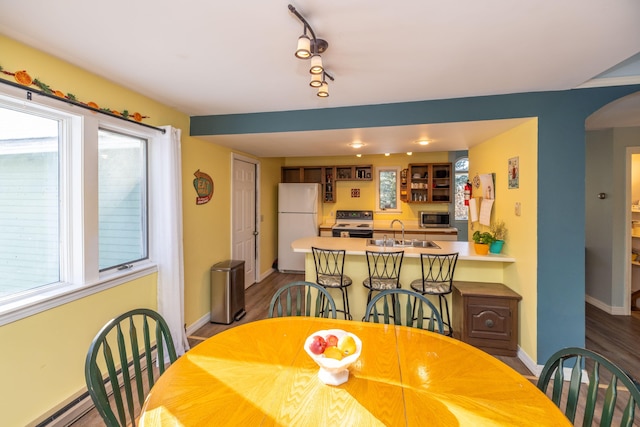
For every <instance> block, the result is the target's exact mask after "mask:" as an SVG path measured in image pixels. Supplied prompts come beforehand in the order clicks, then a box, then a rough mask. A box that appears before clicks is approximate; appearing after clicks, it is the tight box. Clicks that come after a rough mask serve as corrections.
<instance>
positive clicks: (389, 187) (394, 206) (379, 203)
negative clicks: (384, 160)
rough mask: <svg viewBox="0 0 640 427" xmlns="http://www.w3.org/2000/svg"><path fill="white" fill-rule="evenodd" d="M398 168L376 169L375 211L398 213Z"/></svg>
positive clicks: (399, 210)
mask: <svg viewBox="0 0 640 427" xmlns="http://www.w3.org/2000/svg"><path fill="white" fill-rule="evenodd" d="M399 177H400V167H399V166H387V167H381V168H377V169H376V179H375V182H376V211H377V212H383V213H398V212H401V209H400V179H399Z"/></svg>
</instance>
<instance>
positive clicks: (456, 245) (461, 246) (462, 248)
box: [291, 237, 516, 263]
mask: <svg viewBox="0 0 640 427" xmlns="http://www.w3.org/2000/svg"><path fill="white" fill-rule="evenodd" d="M367 240H368V239H361V238H356V237H349V238H344V237H305V238H302V239H298V240H295V241H294V242H293V243H292V244H291V247H292V248H293V251H294V252H304V253H311V247H312V246H315V247H318V248H326V249H344V250H345V251H346V253H347V255H364V254H365V251H367V250H369V251H384V250H385V249H386V250H399V249H404V256H405V258H407V257H408V258H419V257H420V254H421V253H423V252H424V253H434V254H450V253H454V252H458V260H459V261H461V260H466V261H480V262H499V263H512V262H515V261H516V260H515V258H511V257H509V256H507V255H504V254H488V255H478V254H476V251H475V250H474V248H473V243H470V242H457V241H444V240H434V243H436V244H437V245H438V246H440V249H428V248H413V247H409V248H399V247H387V248H383V247H382V246H369V245H367Z"/></svg>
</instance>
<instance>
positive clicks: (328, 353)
mask: <svg viewBox="0 0 640 427" xmlns="http://www.w3.org/2000/svg"><path fill="white" fill-rule="evenodd" d="M324 357H328V358H329V359H336V360H342V357H343V355H342V351H341V350H339V349H338V347H327V348H326V349H325V350H324Z"/></svg>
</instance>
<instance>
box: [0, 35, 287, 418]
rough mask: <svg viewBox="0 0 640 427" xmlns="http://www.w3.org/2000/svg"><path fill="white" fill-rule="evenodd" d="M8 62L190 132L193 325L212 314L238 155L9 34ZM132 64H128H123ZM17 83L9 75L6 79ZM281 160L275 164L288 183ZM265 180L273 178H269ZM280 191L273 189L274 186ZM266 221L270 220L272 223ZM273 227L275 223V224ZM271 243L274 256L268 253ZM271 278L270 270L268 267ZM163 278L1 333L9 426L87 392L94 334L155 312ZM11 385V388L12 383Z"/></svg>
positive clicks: (189, 305)
mask: <svg viewBox="0 0 640 427" xmlns="http://www.w3.org/2000/svg"><path fill="white" fill-rule="evenodd" d="M0 52H2V57H1V58H0V65H2V67H3V69H4V70H6V71H11V72H13V71H18V70H27V72H29V73H30V75H31V77H33V78H38V79H40V80H42V81H43V82H45V83H46V84H48V85H49V86H51V87H52V88H54V89H58V90H61V91H62V92H64V93H72V94H74V95H75V96H76V97H77V98H78V99H79V100H81V101H83V102H89V101H93V102H95V103H97V104H98V105H99V106H101V107H103V108H104V107H109V108H112V109H116V110H120V111H122V110H124V109H127V110H128V111H129V112H131V113H133V112H136V111H137V112H140V113H141V114H143V115H145V116H149V118H148V119H145V120H144V123H146V124H150V125H154V126H161V125H172V126H174V127H176V128H180V129H182V180H183V181H182V191H183V200H184V203H183V217H184V257H185V269H184V271H185V321H186V324H187V325H191V324H193V323H194V322H195V321H197V320H198V319H200V318H202V317H203V316H204V315H205V314H206V313H207V312H208V311H209V273H210V268H211V265H212V264H214V263H215V262H218V261H221V260H224V259H228V258H229V257H230V254H231V243H230V232H229V230H230V212H231V209H230V206H229V203H230V181H229V176H230V170H231V150H230V149H228V148H225V147H221V146H217V145H215V144H212V143H209V142H204V141H203V140H200V139H197V138H193V137H190V136H189V117H188V116H187V115H186V114H183V113H180V112H178V111H176V110H174V109H171V108H169V107H167V106H165V105H162V104H159V103H157V102H155V101H153V100H151V99H149V98H146V97H144V96H142V95H140V94H137V93H136V92H134V91H131V90H128V89H125V88H123V87H121V86H118V85H117V84H115V83H113V82H110V81H109V80H107V79H105V78H102V77H99V76H97V75H94V74H91V73H89V72H86V71H84V70H82V69H80V68H78V67H75V66H73V65H71V64H69V63H66V62H64V61H60V60H58V59H56V58H54V57H52V56H49V55H47V54H44V53H42V52H39V51H37V50H34V49H32V48H30V47H28V46H25V45H23V44H20V43H17V42H15V41H13V40H11V39H9V38H6V37H3V36H0ZM123 66H124V65H123ZM3 77H5V78H10V77H9V76H3ZM279 162H280V161H279V160H273V161H266V162H265V163H266V164H267V165H268V167H267V169H268V170H269V171H270V174H275V172H273V171H274V170H276V169H277V174H275V175H276V176H277V177H278V179H279V176H280V171H279V167H280V163H279ZM198 169H200V170H201V171H203V172H206V173H208V174H209V175H210V176H211V177H212V178H213V181H214V188H215V192H214V194H213V198H212V200H211V201H210V202H209V203H207V204H205V205H200V206H197V205H196V204H195V198H196V193H195V189H194V188H193V179H194V176H193V173H194V172H195V171H196V170H198ZM263 178H264V177H263ZM271 186H273V184H272V183H271ZM274 197H275V196H274V195H273V194H270V195H263V203H262V206H261V209H265V207H266V209H269V210H271V209H273V211H274V212H275V209H274V208H273V206H274V204H273V203H274V202H273V199H274ZM266 216H267V215H265V217H266ZM271 221H273V219H271ZM268 224H269V226H268V227H269V228H270V229H271V230H269V231H268V232H265V234H266V235H267V236H268V241H267V242H266V243H265V242H263V251H264V252H265V254H266V255H265V256H264V257H263V261H264V262H263V265H264V264H265V263H268V264H269V267H270V263H271V262H272V261H273V258H274V257H275V256H274V253H275V249H273V248H274V243H273V240H274V238H273V233H274V231H273V230H274V228H275V227H274V225H273V224H272V223H268ZM265 246H266V249H265V248H264V247H265ZM260 268H261V270H262V271H265V270H266V268H265V267H264V266H260ZM155 283H156V276H155V275H151V276H149V277H146V278H143V279H139V280H135V281H132V282H130V283H126V284H124V285H121V286H118V287H116V288H113V289H110V290H108V291H104V292H100V293H98V294H95V295H92V296H90V297H87V298H83V299H81V300H78V301H75V302H71V303H68V304H65V305H64V306H61V307H57V308H55V309H52V310H48V311H46V312H43V313H40V314H37V315H34V316H31V317H29V318H26V319H23V320H19V321H16V322H14V323H11V324H8V325H4V326H0V342H2V343H3V346H2V351H0V370H1V371H0V373H1V375H0V378H2V384H3V386H2V387H1V389H0V413H2V415H1V416H0V418H1V419H2V425H25V424H27V423H28V422H30V421H33V420H37V419H40V418H41V417H42V415H44V414H46V413H49V412H51V411H52V410H53V409H54V408H56V407H57V406H59V405H60V404H62V403H65V402H66V401H68V399H69V398H71V397H73V396H75V395H77V394H79V393H81V392H83V391H85V390H86V387H85V383H84V376H83V369H84V356H85V355H86V352H87V349H88V348H89V344H90V341H91V339H92V338H93V336H94V335H95V334H96V333H97V331H98V330H99V329H100V327H101V326H102V325H103V324H104V323H106V322H107V320H109V319H110V318H112V317H114V316H115V315H116V314H120V313H122V312H124V311H126V310H129V309H131V308H134V307H149V308H156V306H157V305H156V304H157V303H156V287H155ZM9 384H10V385H11V386H8V385H9Z"/></svg>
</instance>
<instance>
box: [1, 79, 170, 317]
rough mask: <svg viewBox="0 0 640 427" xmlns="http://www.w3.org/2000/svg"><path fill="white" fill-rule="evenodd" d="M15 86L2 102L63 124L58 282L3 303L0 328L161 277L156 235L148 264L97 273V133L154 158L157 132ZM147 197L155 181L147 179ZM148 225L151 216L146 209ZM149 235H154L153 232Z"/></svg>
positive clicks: (3, 94)
mask: <svg viewBox="0 0 640 427" xmlns="http://www.w3.org/2000/svg"><path fill="white" fill-rule="evenodd" d="M27 93H28V91H26V90H24V89H20V88H15V87H11V86H7V87H4V86H2V87H0V102H1V103H2V105H3V106H10V107H11V108H14V109H16V110H18V111H23V112H26V113H30V114H38V115H44V116H46V117H52V118H55V119H56V120H61V123H62V126H61V138H62V141H63V142H62V144H61V148H60V153H59V155H60V183H61V185H60V189H59V191H60V235H61V246H60V282H57V283H54V284H51V285H46V286H42V287H38V288H35V289H32V290H30V291H27V292H24V293H21V294H19V295H15V296H8V297H6V298H3V299H2V300H0V326H2V325H5V324H7V323H11V322H15V321H17V320H20V319H22V318H25V317H28V316H31V315H34V314H36V313H40V312H42V311H45V310H48V309H51V308H54V307H57V306H59V305H62V304H66V303H68V302H71V301H75V300H77V299H80V298H84V297H86V296H89V295H92V294H95V293H97V292H101V291H103V290H106V289H110V288H112V287H115V286H118V285H121V284H123V283H126V282H130V281H132V280H135V279H137V278H141V277H144V276H147V275H149V274H153V273H155V272H157V266H156V264H155V263H154V262H153V247H154V246H153V240H154V239H153V235H152V234H149V236H148V242H149V247H148V252H149V253H148V259H145V260H142V261H138V262H135V263H131V267H130V268H127V269H125V270H118V269H110V270H106V271H104V272H100V271H99V267H98V239H97V236H98V179H97V176H98V175H97V174H98V128H103V129H107V130H112V131H115V132H120V133H125V134H128V135H132V136H138V137H140V138H144V139H147V140H148V147H147V156H148V157H147V158H150V157H151V154H150V152H151V150H152V146H153V144H152V142H153V138H154V137H155V136H157V135H158V132H159V131H158V130H155V129H151V128H147V127H143V126H140V125H137V124H135V123H128V122H126V121H124V120H119V119H117V118H114V117H109V116H107V115H105V114H99V113H95V112H92V111H90V110H85V109H82V108H79V107H77V106H73V105H69V104H66V103H64V102H61V101H59V100H56V99H53V98H49V97H41V96H39V95H33V99H32V100H27ZM147 179H148V182H147V185H148V190H147V191H148V194H151V193H152V191H151V185H152V183H153V179H151V176H149V175H148V178H147ZM147 215H148V218H147V221H151V220H152V218H151V215H152V213H151V211H150V209H149V207H147ZM149 233H150V230H149Z"/></svg>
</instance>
